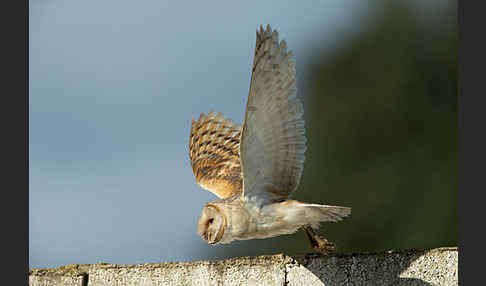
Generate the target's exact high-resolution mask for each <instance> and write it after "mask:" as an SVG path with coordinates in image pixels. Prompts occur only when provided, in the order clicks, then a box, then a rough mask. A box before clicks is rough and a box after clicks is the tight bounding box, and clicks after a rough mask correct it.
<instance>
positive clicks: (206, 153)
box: [189, 111, 242, 198]
mask: <svg viewBox="0 0 486 286" xmlns="http://www.w3.org/2000/svg"><path fill="white" fill-rule="evenodd" d="M240 135H241V127H240V126H239V125H237V124H235V123H233V122H232V121H231V120H229V119H225V118H224V117H223V115H222V114H218V113H215V112H213V111H211V112H209V113H208V114H207V115H206V114H204V113H202V114H201V116H200V117H199V119H198V120H197V121H195V120H194V118H193V119H192V125H191V134H190V138H189V157H190V159H191V167H192V171H193V173H194V176H196V182H197V183H198V184H199V185H200V186H201V187H203V188H205V189H206V190H208V191H210V192H212V193H214V194H215V195H216V196H218V197H219V198H228V197H231V196H233V195H235V194H237V193H240V192H241V190H242V174H241V167H240V155H239V152H240Z"/></svg>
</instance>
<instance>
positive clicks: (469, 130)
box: [458, 0, 486, 285]
mask: <svg viewBox="0 0 486 286" xmlns="http://www.w3.org/2000/svg"><path fill="white" fill-rule="evenodd" d="M466 4H467V5H466ZM473 4H476V5H473ZM480 4H484V2H482V1H467V0H463V1H460V2H459V3H458V26H459V35H458V51H459V54H458V65H459V66H458V74H459V78H458V86H459V90H458V131H459V132H458V137H459V138H458V163H459V166H458V170H459V172H458V187H459V189H458V210H459V213H458V223H459V226H458V229H459V233H458V241H459V273H458V274H459V284H461V285H475V284H481V283H480V282H479V281H482V280H484V278H483V277H481V276H482V274H483V273H482V272H483V271H484V270H483V261H484V249H483V247H481V244H482V243H484V239H483V238H484V235H483V234H482V232H483V230H484V225H485V222H484V217H485V214H484V209H485V206H484V204H485V200H483V199H482V198H481V197H482V196H483V195H484V193H485V192H486V184H485V183H484V182H485V174H484V172H485V170H486V169H485V168H484V162H485V161H486V156H485V152H484V149H485V146H486V140H485V137H486V136H485V133H486V132H485V131H486V128H485V122H486V120H485V118H484V114H485V104H484V102H485V100H484V98H485V95H486V93H485V88H484V85H485V83H486V78H485V72H484V68H485V66H486V65H485V64H486V60H485V56H484V53H485V51H486V44H485V37H484V35H485V32H484V27H486V23H484V22H485V21H484V18H485V16H484V11H485V7H484V6H485V5H480ZM474 6H476V7H474ZM480 6H483V7H480ZM466 67H467V68H466ZM475 282H476V283H475ZM478 282H479V283H478Z"/></svg>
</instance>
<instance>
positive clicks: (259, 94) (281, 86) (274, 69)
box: [240, 25, 306, 204]
mask: <svg viewBox="0 0 486 286" xmlns="http://www.w3.org/2000/svg"><path fill="white" fill-rule="evenodd" d="M303 114H304V109H303V107H302V103H301V102H300V100H299V99H298V98H297V83H296V78H295V62H294V61H293V59H292V52H291V51H289V52H287V50H286V43H285V41H281V42H280V43H279V42H278V33H277V31H275V30H274V31H273V32H272V30H271V28H270V26H269V25H268V26H267V28H266V30H263V28H262V27H261V26H260V30H259V31H258V30H257V35H256V47H255V58H254V62H253V71H252V76H251V84H250V92H249V96H248V102H247V105H246V112H245V119H244V122H243V131H242V136H241V146H240V156H241V166H242V169H243V192H244V196H245V198H246V199H247V200H252V201H255V202H257V203H259V204H266V203H272V202H277V201H282V200H285V199H287V198H288V197H289V196H290V195H291V194H292V193H293V192H294V191H295V190H296V189H297V187H298V185H299V182H300V178H301V175H302V170H303V167H304V160H305V150H306V146H305V143H306V138H305V128H304V119H303Z"/></svg>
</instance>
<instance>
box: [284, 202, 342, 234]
mask: <svg viewBox="0 0 486 286" xmlns="http://www.w3.org/2000/svg"><path fill="white" fill-rule="evenodd" d="M280 205H281V206H282V207H283V208H285V209H287V211H288V214H291V213H293V215H288V216H286V219H287V220H288V221H289V222H292V223H294V224H295V225H300V226H304V225H310V226H311V227H312V228H314V229H317V228H319V224H320V223H321V222H326V221H331V222H338V221H341V220H343V218H345V217H347V216H348V215H350V214H351V208H348V207H339V206H328V205H318V204H308V203H303V202H299V201H294V200H288V201H284V202H281V203H280Z"/></svg>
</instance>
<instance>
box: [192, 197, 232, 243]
mask: <svg viewBox="0 0 486 286" xmlns="http://www.w3.org/2000/svg"><path fill="white" fill-rule="evenodd" d="M225 228H226V217H225V216H224V214H223V213H222V212H221V211H220V210H219V208H218V207H216V206H214V205H211V204H207V205H206V206H205V207H204V209H203V210H202V213H201V217H199V221H198V223H197V232H198V233H199V235H200V236H201V237H202V239H204V240H205V241H206V242H207V243H209V244H215V243H218V242H219V241H220V240H221V238H222V237H223V234H224V230H225Z"/></svg>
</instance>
